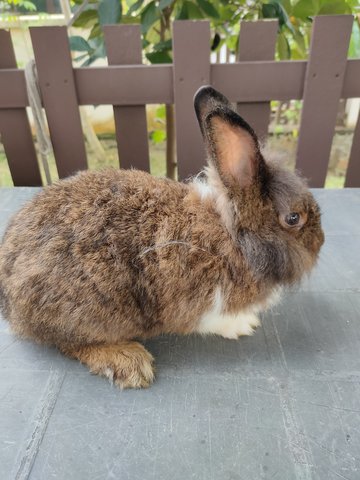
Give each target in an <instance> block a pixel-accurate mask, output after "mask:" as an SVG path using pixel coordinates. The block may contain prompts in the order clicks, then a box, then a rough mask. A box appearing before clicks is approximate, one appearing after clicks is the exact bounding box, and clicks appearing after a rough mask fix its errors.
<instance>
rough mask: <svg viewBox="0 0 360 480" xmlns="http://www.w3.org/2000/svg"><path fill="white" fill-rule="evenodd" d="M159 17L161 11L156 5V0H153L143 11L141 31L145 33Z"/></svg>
mask: <svg viewBox="0 0 360 480" xmlns="http://www.w3.org/2000/svg"><path fill="white" fill-rule="evenodd" d="M159 18H160V11H159V10H158V8H157V7H156V4H155V1H152V2H150V3H149V4H148V5H146V7H145V8H144V10H143V11H142V12H141V32H142V33H143V34H145V33H146V32H147V31H148V30H149V28H150V27H151V26H152V25H153V24H154V23H155V22H156V21H157V20H159Z"/></svg>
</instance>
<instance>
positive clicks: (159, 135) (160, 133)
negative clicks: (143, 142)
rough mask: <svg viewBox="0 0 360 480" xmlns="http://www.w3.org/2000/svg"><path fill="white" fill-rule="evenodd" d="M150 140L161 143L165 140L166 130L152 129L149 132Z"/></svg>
mask: <svg viewBox="0 0 360 480" xmlns="http://www.w3.org/2000/svg"><path fill="white" fill-rule="evenodd" d="M151 140H152V141H153V142H154V143H162V142H163V141H164V140H166V132H165V131H164V130H154V131H153V132H152V133H151Z"/></svg>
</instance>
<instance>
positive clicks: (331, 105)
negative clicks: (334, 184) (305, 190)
mask: <svg viewBox="0 0 360 480" xmlns="http://www.w3.org/2000/svg"><path fill="white" fill-rule="evenodd" d="M352 25H353V17H352V15H332V16H319V17H315V20H314V25H313V31H312V38H311V46H310V57H309V61H308V65H307V70H306V76H305V87H304V102H303V108H302V114H301V123H300V133H299V143H298V148H297V155H296V168H297V169H299V170H300V171H301V172H302V173H303V174H304V175H305V177H307V178H308V179H309V185H310V186H311V187H323V186H324V184H325V178H326V173H327V168H328V163H329V158H330V152H331V145H332V140H333V136H334V130H335V123H336V116H337V111H338V103H339V99H340V97H341V91H342V88H343V81H344V74H345V68H346V61H347V51H348V45H349V40H350V35H351V29H352Z"/></svg>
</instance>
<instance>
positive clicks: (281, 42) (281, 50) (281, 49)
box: [277, 33, 291, 60]
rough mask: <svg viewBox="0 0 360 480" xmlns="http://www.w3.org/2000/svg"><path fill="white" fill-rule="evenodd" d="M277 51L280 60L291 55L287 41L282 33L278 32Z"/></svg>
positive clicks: (286, 58)
mask: <svg viewBox="0 0 360 480" xmlns="http://www.w3.org/2000/svg"><path fill="white" fill-rule="evenodd" d="M277 51H278V54H279V57H280V60H288V59H289V58H290V56H291V50H290V45H289V42H288V40H287V38H286V36H285V35H284V34H283V33H280V34H279V36H278V41H277Z"/></svg>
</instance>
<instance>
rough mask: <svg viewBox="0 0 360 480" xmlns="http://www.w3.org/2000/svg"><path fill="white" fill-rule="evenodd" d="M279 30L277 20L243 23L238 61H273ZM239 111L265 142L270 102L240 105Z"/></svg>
mask: <svg viewBox="0 0 360 480" xmlns="http://www.w3.org/2000/svg"><path fill="white" fill-rule="evenodd" d="M277 30H278V21H277V20H266V21H256V22H242V23H241V26H240V35H239V50H238V55H237V61H238V62H241V61H245V62H246V61H252V60H253V61H256V60H273V59H274V55H275V46H276V36H277ZM237 111H238V112H239V114H240V115H241V116H242V117H243V118H244V119H245V120H246V121H247V122H248V123H249V124H250V125H251V126H252V128H253V129H254V130H255V132H256V134H257V136H258V137H259V139H260V140H265V138H266V136H267V133H268V128H269V122H270V113H271V110H270V102H254V103H238V104H237Z"/></svg>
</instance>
